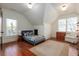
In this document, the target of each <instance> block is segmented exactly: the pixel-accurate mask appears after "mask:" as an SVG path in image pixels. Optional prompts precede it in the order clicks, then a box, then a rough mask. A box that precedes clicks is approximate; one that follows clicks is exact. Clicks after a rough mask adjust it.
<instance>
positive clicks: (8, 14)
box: [2, 8, 33, 43]
mask: <svg viewBox="0 0 79 59" xmlns="http://www.w3.org/2000/svg"><path fill="white" fill-rule="evenodd" d="M2 11H3V21H4V22H3V24H4V25H3V29H4V30H3V31H4V40H3V43H7V42H11V41H15V40H16V39H15V38H16V36H12V37H7V36H6V19H7V18H8V19H14V20H17V34H18V35H20V32H21V30H26V29H33V26H32V24H30V23H29V21H28V20H27V19H26V18H25V17H24V16H23V15H22V14H20V13H18V12H16V11H13V10H10V9H5V8H3V9H2Z"/></svg>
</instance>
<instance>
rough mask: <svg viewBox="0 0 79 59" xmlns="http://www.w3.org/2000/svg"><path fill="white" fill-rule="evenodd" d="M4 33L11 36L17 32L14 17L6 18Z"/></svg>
mask: <svg viewBox="0 0 79 59" xmlns="http://www.w3.org/2000/svg"><path fill="white" fill-rule="evenodd" d="M6 29H7V30H6V34H7V36H13V35H16V34H17V21H16V20H14V19H6Z"/></svg>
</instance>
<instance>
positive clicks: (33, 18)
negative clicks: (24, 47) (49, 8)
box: [0, 3, 45, 25]
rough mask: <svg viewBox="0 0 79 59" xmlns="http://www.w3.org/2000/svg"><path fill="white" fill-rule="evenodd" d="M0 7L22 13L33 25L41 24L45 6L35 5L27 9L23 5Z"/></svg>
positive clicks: (4, 5)
mask: <svg viewBox="0 0 79 59" xmlns="http://www.w3.org/2000/svg"><path fill="white" fill-rule="evenodd" d="M0 7H2V8H8V9H12V10H15V11H17V12H20V13H22V14H23V15H24V16H25V17H26V18H27V19H28V20H29V21H30V22H31V23H32V24H33V25H40V24H43V16H44V9H45V4H43V3H42V4H41V3H40V4H39V3H36V4H35V5H34V6H33V8H32V9H29V8H28V7H27V6H26V5H25V4H23V3H0Z"/></svg>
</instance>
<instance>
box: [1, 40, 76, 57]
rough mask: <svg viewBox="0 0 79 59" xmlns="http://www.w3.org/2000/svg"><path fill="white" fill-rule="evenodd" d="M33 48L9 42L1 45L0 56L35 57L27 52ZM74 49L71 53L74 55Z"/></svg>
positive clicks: (27, 44)
mask: <svg viewBox="0 0 79 59" xmlns="http://www.w3.org/2000/svg"><path fill="white" fill-rule="evenodd" d="M32 47H34V46H33V45H31V44H29V43H27V42H25V41H19V42H10V43H6V44H3V50H1V49H0V55H2V56H35V54H33V53H32V52H30V51H29V49H30V48H32ZM74 51H75V50H74V49H72V51H71V52H73V53H72V54H74Z"/></svg>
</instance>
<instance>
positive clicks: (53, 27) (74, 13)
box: [51, 12, 79, 37]
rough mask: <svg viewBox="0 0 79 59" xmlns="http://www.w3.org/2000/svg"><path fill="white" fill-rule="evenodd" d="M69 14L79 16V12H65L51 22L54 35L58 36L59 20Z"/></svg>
mask: <svg viewBox="0 0 79 59" xmlns="http://www.w3.org/2000/svg"><path fill="white" fill-rule="evenodd" d="M69 16H77V17H79V14H78V13H76V12H72V13H69V14H63V15H60V16H58V18H57V19H56V20H55V21H54V22H52V23H51V30H52V37H56V32H57V31H58V20H59V19H61V18H64V17H69ZM78 21H79V19H78Z"/></svg>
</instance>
